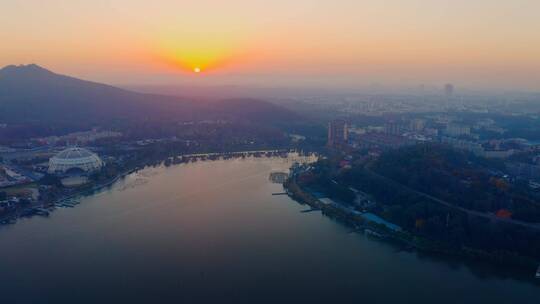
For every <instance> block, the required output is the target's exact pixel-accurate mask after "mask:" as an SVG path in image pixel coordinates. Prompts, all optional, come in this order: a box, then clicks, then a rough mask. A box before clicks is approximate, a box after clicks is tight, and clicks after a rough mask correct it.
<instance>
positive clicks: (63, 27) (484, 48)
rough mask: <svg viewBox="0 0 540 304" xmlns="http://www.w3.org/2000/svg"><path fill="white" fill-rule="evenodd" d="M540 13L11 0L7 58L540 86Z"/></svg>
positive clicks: (219, 77) (398, 0)
mask: <svg viewBox="0 0 540 304" xmlns="http://www.w3.org/2000/svg"><path fill="white" fill-rule="evenodd" d="M539 14H540V1H538V0H512V1H510V0H474V1H471V0H452V1H448V0H387V1H381V0H365V1H362V0H334V1H329V0H324V1H322V0H320V1H317V0H295V1H290V0H273V1H267V0H265V1H262V0H227V1H217V0H212V1H210V0H197V1H185V0H184V1H182V0H178V1H173V0H169V1H165V0H159V1H138V0H116V1H105V0H93V1H82V0H71V1H64V0H62V1H60V0H47V1H43V0H39V1H38V0H24V1H17V0H12V1H10V0H8V1H2V4H0V41H1V43H0V65H2V66H3V65H7V64H25V63H37V64H39V65H42V66H44V67H47V68H49V69H51V70H54V71H57V72H59V73H63V74H70V75H74V76H77V77H81V78H85V79H90V80H95V81H101V82H108V83H114V84H143V83H152V84H159V83H163V84H174V83H179V84H181V83H197V84H243V85H248V84H255V85H265V86H282V85H287V86H293V85H298V86H306V85H307V86H310V85H313V86H328V87H354V86H357V85H365V84H369V83H383V84H388V85H418V84H421V83H424V84H432V85H439V84H441V83H445V82H453V83H455V84H457V85H461V86H467V87H471V88H473V87H478V88H505V89H527V90H536V91H538V90H540V17H539ZM196 68H198V69H200V71H201V72H200V73H195V72H194V70H195V69H196Z"/></svg>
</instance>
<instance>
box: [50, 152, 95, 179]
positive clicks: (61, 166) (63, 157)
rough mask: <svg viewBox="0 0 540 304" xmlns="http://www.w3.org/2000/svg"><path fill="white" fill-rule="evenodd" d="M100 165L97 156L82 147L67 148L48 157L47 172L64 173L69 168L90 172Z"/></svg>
mask: <svg viewBox="0 0 540 304" xmlns="http://www.w3.org/2000/svg"><path fill="white" fill-rule="evenodd" d="M102 166H103V162H102V161H101V159H100V158H99V156H97V155H96V154H95V153H92V152H90V151H88V150H86V149H83V148H67V149H65V150H63V151H61V152H60V153H58V154H56V155H55V156H54V157H52V158H51V159H49V173H66V172H67V171H68V170H70V169H80V170H82V171H85V172H92V171H96V170H99V169H100V168H101V167H102Z"/></svg>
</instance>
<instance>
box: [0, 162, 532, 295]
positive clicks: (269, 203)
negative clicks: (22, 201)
mask: <svg viewBox="0 0 540 304" xmlns="http://www.w3.org/2000/svg"><path fill="white" fill-rule="evenodd" d="M287 167H288V164H287V162H286V161H284V160H282V159H278V158H274V159H245V160H240V159H236V160H226V161H214V162H198V163H191V164H183V165H179V166H174V167H169V168H164V167H161V168H152V169H146V170H144V171H141V172H139V173H136V174H132V175H130V176H128V177H127V178H126V179H125V180H123V181H120V182H118V183H117V184H116V185H114V186H113V187H112V189H110V190H108V191H104V192H102V193H99V194H96V195H93V196H90V197H87V198H85V199H83V201H82V203H81V204H80V205H78V206H77V207H75V208H72V209H71V208H68V209H60V210H57V211H55V212H54V213H53V214H52V215H51V217H50V218H31V219H26V220H21V221H19V222H18V223H17V224H16V225H12V226H9V227H2V228H0V244H1V247H0V278H1V279H0V280H1V281H0V299H2V301H1V302H0V303H115V302H128V303H135V302H137V303H139V302H140V303H200V302H211V303H215V302H221V303H228V302H234V303H242V302H243V303H261V302H266V303H287V302H296V303H304V302H310V303H315V302H328V303H362V302H364V303H416V304H419V303H520V304H523V303H540V286H538V285H535V284H536V283H535V282H532V281H528V280H519V279H516V278H511V277H504V276H501V273H496V272H495V271H494V270H492V269H490V268H489V267H484V266H482V265H473V266H465V265H463V264H462V263H460V262H451V261H448V260H444V259H433V258H427V257H420V256H418V255H417V254H416V253H414V252H405V251H399V250H397V248H396V247H394V246H392V245H390V244H386V243H382V242H377V241H373V240H369V239H366V238H365V237H364V236H362V235H358V234H354V233H350V232H349V230H348V229H347V228H346V227H344V226H343V225H341V224H339V223H337V222H335V221H333V220H331V219H329V218H327V217H324V216H322V215H321V214H320V213H319V212H310V213H301V212H300V211H301V210H303V209H306V207H304V206H301V205H298V204H297V203H295V202H294V201H291V200H290V199H289V198H288V197H286V196H272V195H271V193H272V192H279V191H280V190H281V186H280V185H276V184H272V183H271V182H269V180H268V175H269V173H270V172H271V171H274V170H279V169H280V168H287Z"/></svg>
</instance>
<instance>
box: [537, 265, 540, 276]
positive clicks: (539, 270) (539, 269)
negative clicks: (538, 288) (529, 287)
mask: <svg viewBox="0 0 540 304" xmlns="http://www.w3.org/2000/svg"><path fill="white" fill-rule="evenodd" d="M536 278H537V279H540V266H538V269H537V270H536Z"/></svg>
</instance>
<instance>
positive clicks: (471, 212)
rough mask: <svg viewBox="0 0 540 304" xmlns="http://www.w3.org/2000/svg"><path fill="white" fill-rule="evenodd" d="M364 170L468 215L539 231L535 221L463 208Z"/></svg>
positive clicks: (539, 228) (539, 225) (539, 226)
mask: <svg viewBox="0 0 540 304" xmlns="http://www.w3.org/2000/svg"><path fill="white" fill-rule="evenodd" d="M366 170H367V171H368V172H369V173H370V174H373V175H374V176H376V177H378V178H382V179H384V180H385V181H387V182H389V183H391V184H394V185H398V186H400V187H403V188H405V189H407V190H409V191H411V192H413V193H415V194H417V195H420V196H423V197H425V198H428V199H430V200H432V201H434V202H437V203H439V204H441V205H444V206H446V207H448V208H452V209H455V210H459V211H462V212H465V213H467V214H469V215H473V216H477V217H482V218H485V219H488V220H491V221H496V222H500V223H507V224H513V225H517V226H521V227H525V228H529V229H533V230H537V231H540V224H537V223H528V222H523V221H518V220H514V219H504V218H499V217H496V216H495V215H494V214H490V213H485V212H480V211H475V210H470V209H466V208H463V207H459V206H456V205H454V204H451V203H449V202H447V201H444V200H442V199H439V198H436V197H434V196H432V195H429V194H427V193H425V192H421V191H418V190H415V189H412V188H410V187H408V186H405V185H403V184H401V183H399V182H397V181H395V180H393V179H390V178H388V177H386V176H383V175H380V174H378V173H376V172H373V171H371V170H370V169H367V168H366Z"/></svg>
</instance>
